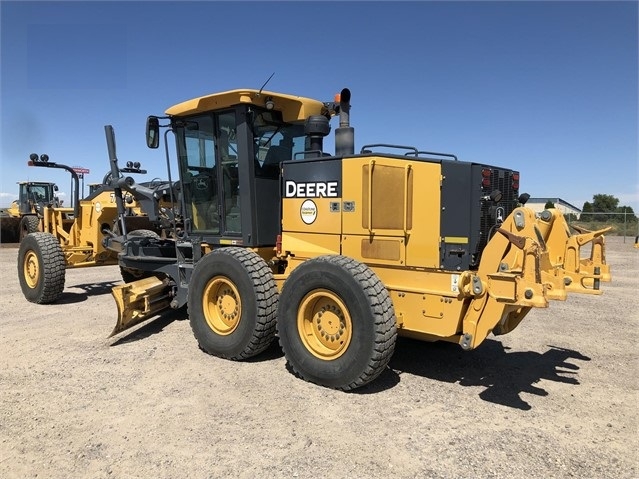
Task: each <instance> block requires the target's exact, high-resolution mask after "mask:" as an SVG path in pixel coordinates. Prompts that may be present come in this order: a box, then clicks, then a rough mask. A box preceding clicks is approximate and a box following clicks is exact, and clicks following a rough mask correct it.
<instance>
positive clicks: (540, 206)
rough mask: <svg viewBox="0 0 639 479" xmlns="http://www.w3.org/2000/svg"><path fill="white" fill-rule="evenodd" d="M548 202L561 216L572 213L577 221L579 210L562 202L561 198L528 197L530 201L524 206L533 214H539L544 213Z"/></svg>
mask: <svg viewBox="0 0 639 479" xmlns="http://www.w3.org/2000/svg"><path fill="white" fill-rule="evenodd" d="M549 201H550V202H551V203H553V204H554V205H555V208H557V209H558V210H559V211H561V213H562V214H564V215H567V214H571V213H572V214H573V215H575V216H576V217H577V219H579V215H581V210H580V209H579V208H577V207H576V206H573V205H571V204H570V203H568V202H567V201H564V200H562V199H561V198H533V197H530V199H529V200H528V201H527V202H526V206H527V207H528V208H530V209H531V210H533V211H534V212H535V213H541V212H542V211H544V209H545V206H546V203H548V202H549Z"/></svg>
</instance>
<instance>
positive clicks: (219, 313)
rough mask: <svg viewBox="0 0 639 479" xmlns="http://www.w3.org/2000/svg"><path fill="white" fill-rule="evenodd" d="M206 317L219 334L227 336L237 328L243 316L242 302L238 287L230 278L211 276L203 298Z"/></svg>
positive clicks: (207, 321) (210, 325)
mask: <svg viewBox="0 0 639 479" xmlns="http://www.w3.org/2000/svg"><path fill="white" fill-rule="evenodd" d="M202 309H203V311H204V318H205V319H206V323H207V324H208V325H209V327H210V328H211V329H212V330H213V331H215V332H216V333H217V334H220V335H222V336H227V335H229V334H231V333H232V332H233V331H235V330H236V329H237V326H238V325H239V324H240V318H241V316H242V303H241V300H240V294H239V293H238V291H237V288H236V287H235V285H234V284H233V282H232V281H230V280H229V279H228V278H225V277H223V276H216V277H214V278H211V279H210V280H209V282H208V283H207V284H206V287H205V288H204V296H203V298H202Z"/></svg>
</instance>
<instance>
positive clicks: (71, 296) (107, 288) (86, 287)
mask: <svg viewBox="0 0 639 479" xmlns="http://www.w3.org/2000/svg"><path fill="white" fill-rule="evenodd" d="M118 284H120V281H116V282H113V281H103V282H101V283H84V284H73V285H67V286H65V288H64V289H65V291H63V292H62V295H61V296H60V298H59V299H58V300H57V301H56V303H58V304H72V303H80V302H82V301H86V300H87V299H88V298H89V297H90V296H100V295H102V294H110V293H111V290H112V289H113V287H114V286H116V285H118ZM69 288H77V289H82V290H83V292H82V293H74V292H73V291H67V289H69Z"/></svg>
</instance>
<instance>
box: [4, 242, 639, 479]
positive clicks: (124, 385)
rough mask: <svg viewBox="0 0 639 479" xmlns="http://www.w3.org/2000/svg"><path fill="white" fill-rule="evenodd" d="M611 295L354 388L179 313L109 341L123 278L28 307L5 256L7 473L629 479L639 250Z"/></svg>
mask: <svg viewBox="0 0 639 479" xmlns="http://www.w3.org/2000/svg"><path fill="white" fill-rule="evenodd" d="M607 243H608V263H610V264H611V265H612V270H613V282H612V283H606V284H604V285H603V286H604V290H605V293H604V295H603V296H589V295H571V296H570V297H569V299H568V301H567V302H553V303H552V304H551V306H550V308H549V309H545V310H534V311H532V312H531V313H530V314H529V315H528V317H527V318H526V319H525V320H524V322H523V323H522V324H521V325H520V326H519V328H518V329H516V330H515V331H514V332H512V333H511V334H509V335H506V336H501V337H498V338H495V337H491V338H489V339H488V340H486V341H485V342H484V344H483V345H482V346H480V347H479V348H478V349H477V350H475V351H472V352H464V351H462V350H461V349H460V348H459V347H458V346H456V345H451V344H439V343H435V344H432V343H421V342H417V341H411V340H405V339H400V340H399V342H398V345H397V348H396V352H395V355H394V357H393V359H392V360H391V362H390V366H389V368H388V370H387V371H385V372H384V373H383V374H382V376H380V378H379V379H378V380H377V381H375V382H374V383H373V384H372V385H370V386H368V387H366V388H364V389H361V390H357V391H356V392H352V393H342V392H337V391H333V390H329V389H324V388H321V387H318V386H315V385H312V384H309V383H306V382H304V381H301V380H299V379H297V378H295V377H294V376H293V375H292V374H291V373H290V372H289V371H287V369H286V361H285V359H284V357H283V356H282V352H281V350H280V349H279V347H277V346H276V345H274V346H273V347H271V348H270V349H269V350H267V351H266V352H265V353H264V354H261V355H260V356H259V357H257V358H255V359H254V360H252V361H247V362H243V363H235V362H230V361H225V360H222V359H218V358H215V357H211V356H208V355H206V354H204V353H202V352H201V351H200V350H199V349H198V347H197V344H196V341H195V339H194V338H193V335H192V334H191V330H190V327H189V323H188V320H187V318H186V315H185V313H184V312H181V311H180V312H175V313H172V314H169V315H168V316H165V317H162V318H160V319H158V320H155V321H153V322H150V323H148V324H143V325H141V326H140V327H138V328H137V329H135V330H134V331H133V332H131V333H129V334H127V333H123V335H120V336H118V337H116V338H114V339H113V338H112V339H108V338H107V336H108V335H109V333H110V332H111V330H112V328H113V326H114V325H115V318H116V307H115V303H114V302H113V300H112V298H111V295H110V294H109V293H110V289H111V287H112V286H114V285H116V284H119V282H120V277H119V271H118V268H117V267H115V266H109V267H102V268H85V269H75V270H69V271H67V279H66V289H65V293H64V295H63V297H62V299H61V301H60V302H59V303H57V304H55V305H47V306H39V305H35V304H31V303H28V302H27V301H26V300H25V299H24V298H23V296H22V293H21V291H20V287H19V284H18V279H17V274H16V258H17V248H16V247H15V246H14V247H10V245H3V246H9V247H3V248H0V274H1V275H2V277H5V278H6V279H7V281H6V283H5V284H4V286H3V287H2V289H1V290H0V294H1V295H2V304H3V309H2V313H1V314H0V477H2V478H31V477H44V478H111V477H115V478H222V477H238V478H262V477H285V478H289V477H303V478H311V477H331V478H333V477H334V478H387V477H402V478H403V477H419V478H423V477H429V478H462V477H465V478H479V477H481V478H491V477H500V478H501V477H503V478H530V477H539V478H551V477H579V478H593V479H594V478H597V479H600V478H615V479H617V478H636V477H639V471H638V469H637V466H638V462H639V460H638V455H637V454H638V453H637V451H638V450H639V444H638V443H639V439H638V438H639V435H638V429H637V427H638V425H637V414H638V412H637V411H638V407H637V406H638V393H637V392H638V382H639V381H638V379H637V377H638V375H637V372H638V365H639V364H638V361H637V348H636V345H635V338H636V336H637V332H638V327H637V326H638V322H639V308H638V305H639V299H638V298H637V291H639V288H638V286H639V280H638V278H639V261H638V259H639V249H636V248H633V247H632V239H630V238H626V242H625V243H624V242H623V240H622V238H616V237H613V238H609V239H607Z"/></svg>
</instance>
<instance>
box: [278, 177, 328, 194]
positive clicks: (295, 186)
mask: <svg viewBox="0 0 639 479" xmlns="http://www.w3.org/2000/svg"><path fill="white" fill-rule="evenodd" d="M338 184H339V183H338V182H337V181H326V182H324V181H318V182H313V183H297V182H295V181H290V180H287V181H286V183H285V185H284V197H285V198H337V187H338Z"/></svg>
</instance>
